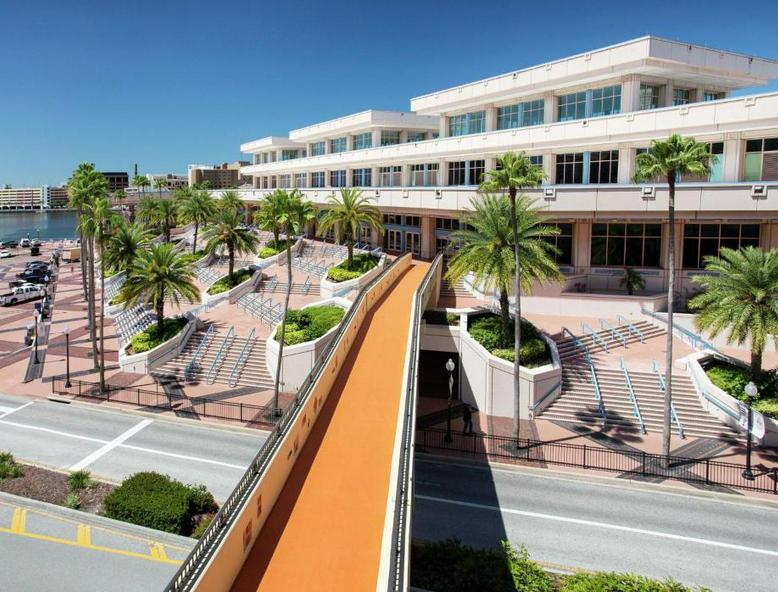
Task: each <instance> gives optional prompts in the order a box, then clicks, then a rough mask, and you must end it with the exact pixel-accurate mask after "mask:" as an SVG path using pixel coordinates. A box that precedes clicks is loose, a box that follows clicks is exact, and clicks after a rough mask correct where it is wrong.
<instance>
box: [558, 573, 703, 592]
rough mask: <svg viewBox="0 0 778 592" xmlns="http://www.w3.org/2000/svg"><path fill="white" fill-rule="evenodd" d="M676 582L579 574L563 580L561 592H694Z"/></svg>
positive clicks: (629, 576) (632, 575) (612, 574)
mask: <svg viewBox="0 0 778 592" xmlns="http://www.w3.org/2000/svg"><path fill="white" fill-rule="evenodd" d="M694 590H700V591H702V590H706V588H689V587H687V586H684V585H683V584H679V583H678V582H676V581H674V580H652V579H649V578H644V577H642V576H636V575H634V574H622V573H614V572H597V573H579V574H575V575H572V576H565V577H563V578H562V587H561V588H560V589H559V592H693V591H694Z"/></svg>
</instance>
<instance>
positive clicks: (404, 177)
mask: <svg viewBox="0 0 778 592" xmlns="http://www.w3.org/2000/svg"><path fill="white" fill-rule="evenodd" d="M400 171H401V172H400V185H401V186H402V187H410V185H411V165H409V164H403V165H401V166H400Z"/></svg>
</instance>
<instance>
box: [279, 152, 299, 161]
mask: <svg viewBox="0 0 778 592" xmlns="http://www.w3.org/2000/svg"><path fill="white" fill-rule="evenodd" d="M298 156H299V152H298V151H297V150H281V160H294V159H295V158H297V157H298Z"/></svg>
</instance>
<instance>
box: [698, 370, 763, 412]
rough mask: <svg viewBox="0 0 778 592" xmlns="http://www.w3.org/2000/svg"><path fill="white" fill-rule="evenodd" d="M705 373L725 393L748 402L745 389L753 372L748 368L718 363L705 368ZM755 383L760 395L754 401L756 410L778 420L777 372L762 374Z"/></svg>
mask: <svg viewBox="0 0 778 592" xmlns="http://www.w3.org/2000/svg"><path fill="white" fill-rule="evenodd" d="M705 373H706V374H707V375H708V378H710V381H711V382H712V383H713V384H715V385H716V386H717V387H719V388H720V389H721V390H723V391H724V392H725V393H728V394H730V395H732V396H733V397H735V398H736V399H737V400H739V401H743V402H745V401H746V394H745V388H746V385H747V384H748V383H749V381H750V380H751V371H750V370H749V369H748V368H741V367H740V366H734V365H732V364H727V363H726V362H719V361H716V362H714V363H712V364H710V365H709V366H708V367H706V368H705ZM755 382H756V386H757V389H759V395H758V396H757V398H756V400H755V401H754V405H753V406H754V410H755V411H758V412H759V413H761V414H762V415H766V416H767V417H772V418H773V419H778V375H777V374H776V372H775V370H768V371H766V372H762V375H761V376H760V377H759V378H758V379H757V380H756V381H755Z"/></svg>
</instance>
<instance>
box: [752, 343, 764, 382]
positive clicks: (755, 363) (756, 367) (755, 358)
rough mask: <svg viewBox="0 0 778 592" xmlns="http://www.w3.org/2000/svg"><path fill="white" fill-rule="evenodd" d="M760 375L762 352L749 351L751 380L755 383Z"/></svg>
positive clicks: (756, 350)
mask: <svg viewBox="0 0 778 592" xmlns="http://www.w3.org/2000/svg"><path fill="white" fill-rule="evenodd" d="M760 374H762V350H761V349H752V350H751V380H753V381H754V382H756V381H757V379H758V378H759V375H760Z"/></svg>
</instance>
